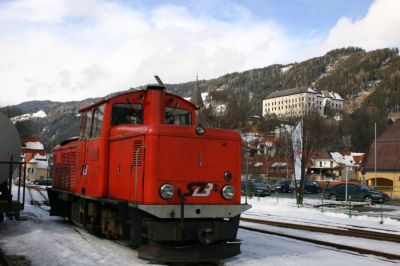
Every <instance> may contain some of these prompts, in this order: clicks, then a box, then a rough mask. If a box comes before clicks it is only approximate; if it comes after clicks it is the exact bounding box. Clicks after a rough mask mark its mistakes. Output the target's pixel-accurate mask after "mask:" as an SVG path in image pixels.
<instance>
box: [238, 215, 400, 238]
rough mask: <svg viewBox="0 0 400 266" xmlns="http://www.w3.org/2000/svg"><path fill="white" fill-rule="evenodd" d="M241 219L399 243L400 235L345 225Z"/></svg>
mask: <svg viewBox="0 0 400 266" xmlns="http://www.w3.org/2000/svg"><path fill="white" fill-rule="evenodd" d="M241 220H242V221H245V222H251V223H257V224H265V225H272V226H278V227H284V228H291V229H298V230H304V231H312V232H319V233H327V234H334V235H341V236H352V237H358V238H366V239H374V240H381V241H390V242H395V243H400V235H396V234H390V233H384V232H377V231H371V230H363V229H357V228H347V227H336V228H332V227H323V226H315V225H305V224H295V223H288V222H279V221H270V220H259V219H252V218H244V217H242V218H241Z"/></svg>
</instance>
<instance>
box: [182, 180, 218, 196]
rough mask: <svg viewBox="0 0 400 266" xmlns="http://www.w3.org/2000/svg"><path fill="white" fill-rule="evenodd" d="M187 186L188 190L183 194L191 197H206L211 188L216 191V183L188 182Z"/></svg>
mask: <svg viewBox="0 0 400 266" xmlns="http://www.w3.org/2000/svg"><path fill="white" fill-rule="evenodd" d="M187 188H188V192H187V193H185V194H184V195H185V196H192V197H207V196H210V194H211V191H212V190H214V191H218V186H217V185H216V184H213V183H203V182H195V183H189V184H188V186H187Z"/></svg>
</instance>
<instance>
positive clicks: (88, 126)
mask: <svg viewBox="0 0 400 266" xmlns="http://www.w3.org/2000/svg"><path fill="white" fill-rule="evenodd" d="M82 119H84V120H85V128H84V130H83V138H84V139H89V137H90V129H91V125H92V111H87V112H86V113H85V118H82Z"/></svg>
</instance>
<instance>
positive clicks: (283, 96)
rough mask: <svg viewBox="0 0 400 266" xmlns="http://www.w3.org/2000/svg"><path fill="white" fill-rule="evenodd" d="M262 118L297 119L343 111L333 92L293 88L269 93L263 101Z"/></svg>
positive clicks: (340, 100) (341, 104)
mask: <svg viewBox="0 0 400 266" xmlns="http://www.w3.org/2000/svg"><path fill="white" fill-rule="evenodd" d="M262 110H263V116H266V115H271V114H275V115H276V116H278V117H299V116H303V115H305V114H307V113H311V112H318V113H319V114H320V115H327V114H328V112H331V113H337V112H340V111H341V110H343V99H342V97H340V95H339V94H337V93H335V92H328V91H322V92H318V91H316V90H314V89H312V88H305V87H303V88H293V89H287V90H281V91H276V92H273V93H271V94H270V95H268V96H267V98H266V99H265V100H263V108H262Z"/></svg>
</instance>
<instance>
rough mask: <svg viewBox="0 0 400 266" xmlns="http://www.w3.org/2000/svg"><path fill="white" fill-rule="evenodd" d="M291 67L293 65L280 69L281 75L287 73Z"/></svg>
mask: <svg viewBox="0 0 400 266" xmlns="http://www.w3.org/2000/svg"><path fill="white" fill-rule="evenodd" d="M292 67H293V65H290V66H286V67H282V68H281V71H282V73H285V72H287V71H289V69H291V68H292Z"/></svg>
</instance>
